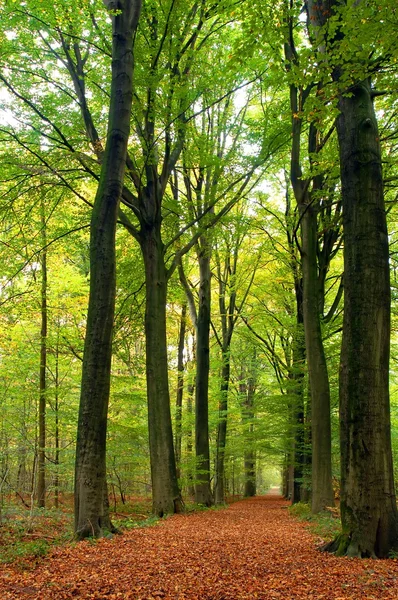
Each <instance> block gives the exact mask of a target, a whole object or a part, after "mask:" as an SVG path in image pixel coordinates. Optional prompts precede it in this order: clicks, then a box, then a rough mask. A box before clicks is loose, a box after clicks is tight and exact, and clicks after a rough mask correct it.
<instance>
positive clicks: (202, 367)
mask: <svg viewBox="0 0 398 600" xmlns="http://www.w3.org/2000/svg"><path fill="white" fill-rule="evenodd" d="M199 275H200V283H199V306H198V318H197V324H196V385H195V392H196V394H195V450H196V461H197V472H196V485H195V500H196V502H198V503H199V504H204V505H206V506H211V504H212V503H213V499H212V494H211V489H210V450H209V369H210V290H211V284H210V248H209V247H208V244H206V243H204V244H203V249H202V250H201V251H200V253H199Z"/></svg>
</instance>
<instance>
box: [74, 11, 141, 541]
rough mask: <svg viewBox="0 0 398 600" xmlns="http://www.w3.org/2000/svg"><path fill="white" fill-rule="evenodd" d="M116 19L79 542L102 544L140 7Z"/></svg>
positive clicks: (78, 474) (87, 349)
mask: <svg viewBox="0 0 398 600" xmlns="http://www.w3.org/2000/svg"><path fill="white" fill-rule="evenodd" d="M113 8H115V9H117V12H116V14H113V15H112V24H113V45H112V83H111V100H110V109H109V124H108V135H107V142H106V148H105V154H104V158H103V163H102V168H101V175H100V181H99V185H98V190H97V194H96V197H95V201H94V208H93V212H92V218H91V227H90V298H89V306H88V315H87V330H86V338H85V345H84V356H83V372H82V385H81V397H80V408H79V421H78V431H77V446H76V468H75V535H76V537H77V538H78V539H82V538H85V537H89V536H94V537H98V536H100V535H102V533H103V527H104V524H105V525H106V526H108V521H109V515H108V514H107V506H106V505H105V504H106V503H104V494H105V490H106V428H107V413H108V403H109V392H110V374H111V358H112V333H113V319H114V310H115V291H116V265H115V234H116V222H117V217H118V210H119V203H120V197H121V194H122V189H123V181H124V171H125V164H126V155H127V145H128V138H129V132H130V115H131V103H132V85H133V70H134V61H133V36H134V33H135V30H136V28H137V24H138V19H139V13H140V9H141V1H140V0H117V1H116V2H115V3H114V6H113Z"/></svg>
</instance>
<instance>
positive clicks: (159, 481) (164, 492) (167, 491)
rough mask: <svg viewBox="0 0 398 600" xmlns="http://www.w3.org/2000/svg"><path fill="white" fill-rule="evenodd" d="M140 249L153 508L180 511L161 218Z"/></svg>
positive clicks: (143, 238) (154, 510)
mask: <svg viewBox="0 0 398 600" xmlns="http://www.w3.org/2000/svg"><path fill="white" fill-rule="evenodd" d="M141 249H142V253H143V257H144V264H145V283H146V310H145V335H146V379H147V395H148V425H149V448H150V456H151V477H152V502H153V512H154V513H155V514H156V515H158V516H163V515H165V514H169V513H175V512H180V511H181V509H182V500H181V495H180V491H179V488H178V482H177V472H176V463H175V455H174V445H173V431H172V424H171V414H170V394H169V382H168V361H167V338H166V295H167V277H166V268H165V263H164V246H163V243H162V240H161V234H160V222H159V223H157V224H155V225H154V226H153V227H152V228H149V226H148V227H147V229H146V231H145V235H143V236H142V242H141Z"/></svg>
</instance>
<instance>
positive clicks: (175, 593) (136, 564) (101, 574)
mask: <svg viewBox="0 0 398 600" xmlns="http://www.w3.org/2000/svg"><path fill="white" fill-rule="evenodd" d="M287 504H288V503H287V502H285V501H283V500H282V499H280V498H279V497H278V496H276V495H275V494H271V495H269V496H266V497H259V498H253V499H249V500H243V501H240V502H236V503H235V504H232V505H231V506H229V507H228V508H226V509H222V510H209V511H204V512H200V513H196V514H190V515H175V516H173V517H170V518H168V519H165V520H164V521H162V522H160V523H159V524H158V525H156V526H155V527H150V528H140V529H134V530H132V531H130V532H128V533H125V534H124V535H123V536H115V537H114V538H113V539H110V540H106V539H103V540H100V541H98V542H96V543H90V542H82V543H80V544H77V545H76V546H74V547H72V546H69V547H66V548H58V549H55V550H54V552H53V553H52V555H51V556H49V557H48V558H46V559H44V560H43V561H42V562H41V563H40V565H39V566H38V567H37V568H36V569H35V570H34V571H30V572H25V573H17V572H15V571H13V570H12V569H8V568H6V567H5V568H2V569H1V571H0V598H1V600H10V599H15V598H17V599H21V600H24V599H27V600H33V599H35V600H49V599H51V600H69V599H75V598H84V599H97V600H110V599H112V600H115V599H121V600H125V599H126V600H128V599H130V600H253V599H256V598H260V599H264V600H274V599H281V598H283V599H299V600H303V599H308V598H312V599H317V600H320V599H323V600H325V599H326V600H332V599H334V600H337V599H340V600H343V599H344V600H348V599H350V600H370V599H376V598H377V599H378V600H387V599H394V600H397V599H398V560H384V561H374V560H359V559H348V558H335V557H334V556H331V555H329V554H323V553H321V552H319V551H318V550H317V549H316V539H315V538H314V536H313V535H311V534H310V533H309V532H308V530H307V528H306V526H305V525H304V524H303V523H299V522H297V521H295V520H294V519H292V518H291V517H289V514H288V511H287Z"/></svg>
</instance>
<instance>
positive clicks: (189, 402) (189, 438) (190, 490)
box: [187, 383, 195, 498]
mask: <svg viewBox="0 0 398 600" xmlns="http://www.w3.org/2000/svg"><path fill="white" fill-rule="evenodd" d="M194 393H195V386H194V384H192V383H190V384H188V388H187V415H188V419H189V423H191V420H192V418H193V397H194ZM192 437H193V436H192V427H191V425H190V426H189V430H188V435H187V456H188V461H189V463H190V464H192V457H193V443H192ZM188 496H190V497H191V498H193V497H194V496H195V485H194V478H193V473H192V471H191V470H190V471H189V474H188Z"/></svg>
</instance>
